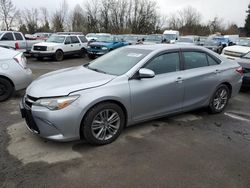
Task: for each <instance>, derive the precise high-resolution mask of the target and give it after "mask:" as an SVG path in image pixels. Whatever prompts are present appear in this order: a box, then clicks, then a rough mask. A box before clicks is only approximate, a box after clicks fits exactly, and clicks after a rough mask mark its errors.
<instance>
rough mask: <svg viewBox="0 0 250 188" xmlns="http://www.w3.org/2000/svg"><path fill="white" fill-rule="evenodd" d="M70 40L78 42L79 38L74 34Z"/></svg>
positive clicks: (74, 42)
mask: <svg viewBox="0 0 250 188" xmlns="http://www.w3.org/2000/svg"><path fill="white" fill-rule="evenodd" d="M71 42H72V43H73V44H77V43H80V41H79V39H78V38H77V37H76V36H71Z"/></svg>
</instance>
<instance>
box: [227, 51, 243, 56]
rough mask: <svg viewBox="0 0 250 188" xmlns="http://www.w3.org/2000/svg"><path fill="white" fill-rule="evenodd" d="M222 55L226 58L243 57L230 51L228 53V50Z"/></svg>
mask: <svg viewBox="0 0 250 188" xmlns="http://www.w3.org/2000/svg"><path fill="white" fill-rule="evenodd" d="M224 54H225V55H228V56H231V57H241V56H242V55H243V53H240V52H232V51H229V50H225V52H224Z"/></svg>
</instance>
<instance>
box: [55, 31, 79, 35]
mask: <svg viewBox="0 0 250 188" xmlns="http://www.w3.org/2000/svg"><path fill="white" fill-rule="evenodd" d="M56 35H83V33H82V32H57V33H56Z"/></svg>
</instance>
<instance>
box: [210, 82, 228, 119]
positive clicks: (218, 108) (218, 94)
mask: <svg viewBox="0 0 250 188" xmlns="http://www.w3.org/2000/svg"><path fill="white" fill-rule="evenodd" d="M229 98H230V90H229V88H228V87H227V86H226V85H224V84H222V85H220V86H219V87H218V88H217V89H216V91H215V92H214V94H213V96H212V98H211V100H210V104H209V111H210V112H211V113H212V114H217V113H221V112H223V111H224V110H225V108H226V107H227V104H228V101H229Z"/></svg>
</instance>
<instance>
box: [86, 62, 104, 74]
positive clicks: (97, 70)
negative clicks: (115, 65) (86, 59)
mask: <svg viewBox="0 0 250 188" xmlns="http://www.w3.org/2000/svg"><path fill="white" fill-rule="evenodd" d="M84 67H87V68H88V69H90V70H93V71H96V72H100V73H103V74H107V73H106V72H105V71H102V70H99V69H96V68H92V67H89V64H87V65H84Z"/></svg>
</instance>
